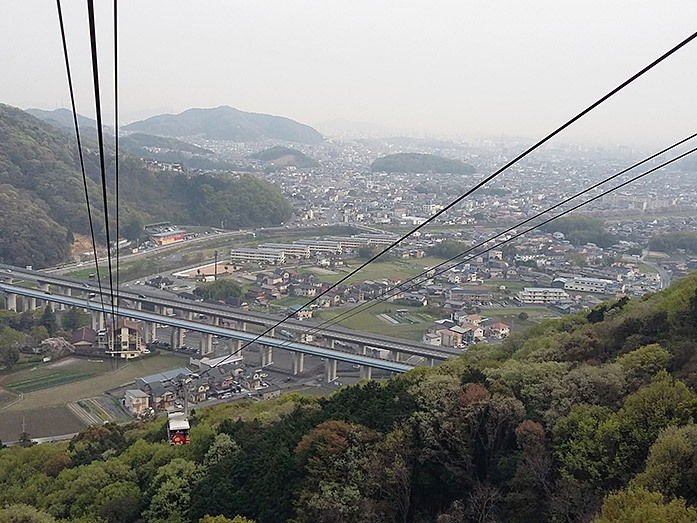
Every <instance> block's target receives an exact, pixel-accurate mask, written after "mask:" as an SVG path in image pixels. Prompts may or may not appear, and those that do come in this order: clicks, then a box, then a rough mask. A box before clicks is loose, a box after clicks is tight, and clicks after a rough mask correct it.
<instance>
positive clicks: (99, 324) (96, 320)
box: [90, 311, 104, 331]
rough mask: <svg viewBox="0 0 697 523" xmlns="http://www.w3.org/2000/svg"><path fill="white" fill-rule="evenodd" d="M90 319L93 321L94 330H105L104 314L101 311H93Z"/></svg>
mask: <svg viewBox="0 0 697 523" xmlns="http://www.w3.org/2000/svg"><path fill="white" fill-rule="evenodd" d="M90 318H91V319H92V329H93V330H96V331H98V330H102V329H103V328H104V314H102V312H101V311H91V312H90Z"/></svg>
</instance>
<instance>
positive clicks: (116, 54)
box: [114, 0, 121, 305]
mask: <svg viewBox="0 0 697 523" xmlns="http://www.w3.org/2000/svg"><path fill="white" fill-rule="evenodd" d="M117 3H118V1H117V0H114V147H115V150H116V153H115V154H116V158H115V159H114V182H115V186H116V189H115V198H116V289H117V296H116V299H117V301H118V288H119V277H120V273H119V226H120V223H119V209H120V207H121V206H120V205H119V46H118V34H119V31H118V9H117ZM117 305H118V303H117Z"/></svg>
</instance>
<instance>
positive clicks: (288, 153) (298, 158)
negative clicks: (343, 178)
mask: <svg viewBox="0 0 697 523" xmlns="http://www.w3.org/2000/svg"><path fill="white" fill-rule="evenodd" d="M248 158H251V159H253V160H261V161H264V162H270V163H274V164H277V165H294V166H295V167H299V168H301V169H302V168H307V167H317V166H318V165H319V163H317V161H315V160H313V159H312V158H310V157H309V156H307V155H306V154H305V153H303V152H302V151H298V150H297V149H293V148H291V147H283V146H280V145H277V146H276V147H271V148H270V149H264V150H263V151H259V152H258V153H254V154H250V155H249V156H248Z"/></svg>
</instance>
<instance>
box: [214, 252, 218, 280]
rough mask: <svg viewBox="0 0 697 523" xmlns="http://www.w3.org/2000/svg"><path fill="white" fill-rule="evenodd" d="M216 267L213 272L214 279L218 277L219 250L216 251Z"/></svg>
mask: <svg viewBox="0 0 697 523" xmlns="http://www.w3.org/2000/svg"><path fill="white" fill-rule="evenodd" d="M214 254H215V269H214V273H213V281H216V280H217V279H218V251H215V253H214Z"/></svg>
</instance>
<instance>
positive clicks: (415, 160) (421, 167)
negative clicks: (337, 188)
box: [370, 153, 474, 174]
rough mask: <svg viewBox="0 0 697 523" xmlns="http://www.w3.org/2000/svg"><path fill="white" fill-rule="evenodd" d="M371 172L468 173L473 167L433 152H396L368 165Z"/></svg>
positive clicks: (471, 171) (472, 170)
mask: <svg viewBox="0 0 697 523" xmlns="http://www.w3.org/2000/svg"><path fill="white" fill-rule="evenodd" d="M370 170H371V171H373V172H388V173H414V174H416V173H450V174H470V173H473V172H474V167H472V166H471V165H468V164H466V163H464V162H461V161H460V160H450V159H448V158H443V157H441V156H436V155H433V154H421V153H398V154H389V155H387V156H383V157H382V158H378V159H377V160H375V161H374V162H373V163H372V164H371V165H370Z"/></svg>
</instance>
